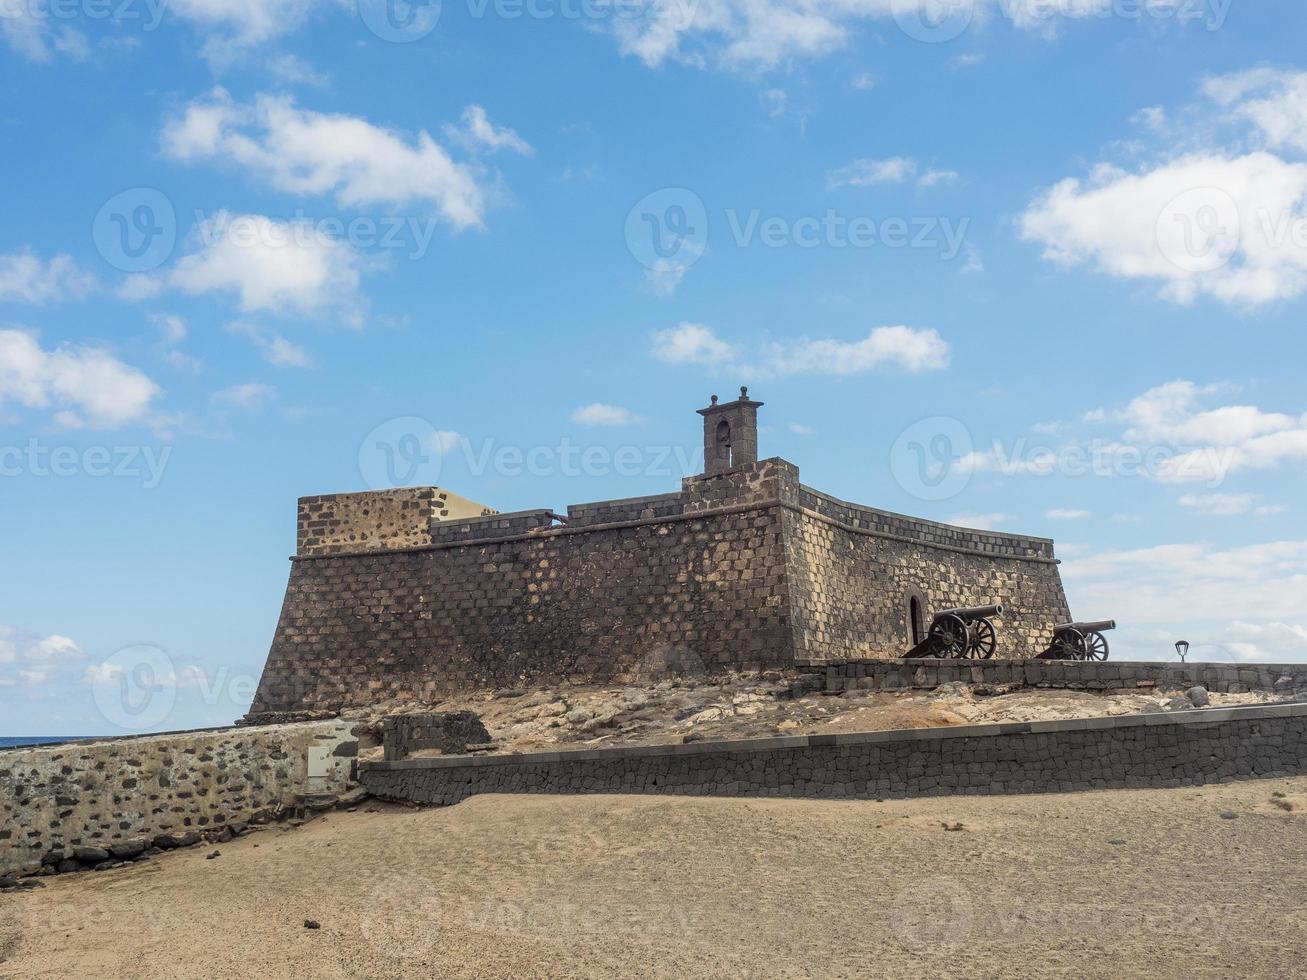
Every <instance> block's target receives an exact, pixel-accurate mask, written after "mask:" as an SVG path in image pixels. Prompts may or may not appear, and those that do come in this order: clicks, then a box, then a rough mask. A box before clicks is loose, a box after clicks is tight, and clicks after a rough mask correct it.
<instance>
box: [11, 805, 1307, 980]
mask: <svg viewBox="0 0 1307 980" xmlns="http://www.w3.org/2000/svg"><path fill="white" fill-rule="evenodd" d="M1277 792H1278V793H1282V794H1285V795H1284V796H1283V797H1279V798H1276V797H1274V796H1273V794H1274V793H1277ZM1286 804H1287V805H1289V806H1292V807H1294V809H1293V810H1291V811H1286V810H1285V809H1283V808H1282V807H1283V806H1284V805H1286ZM1222 813H1232V814H1234V819H1224V818H1223V817H1222ZM945 823H947V824H949V825H950V826H954V825H956V824H957V823H961V825H962V827H961V829H958V830H946V829H945V828H944V827H943V826H942V825H943V824H945ZM210 850H212V848H206V849H193V850H188V851H184V852H174V853H171V854H167V855H164V856H163V857H161V858H160V859H158V860H156V861H153V862H151V863H148V864H144V865H139V866H137V867H133V868H130V869H124V870H121V871H113V872H103V873H95V874H86V875H77V876H65V877H61V878H56V879H50V880H49V881H48V887H47V888H45V889H44V890H41V891H38V892H35V893H29V894H24V895H4V896H0V977H5V978H10V977H12V978H19V977H23V978H32V977H82V976H86V977H105V978H109V977H178V978H180V977H243V976H259V977H267V978H283V977H284V978H292V977H293V978H296V980H304V978H317V977H328V978H337V977H340V978H346V977H421V976H466V977H503V976H510V975H515V976H526V975H530V976H554V977H568V976H659V977H680V976H711V975H722V974H732V975H743V976H755V977H770V976H786V977H802V976H822V977H825V976H889V977H908V976H914V977H915V976H922V975H932V976H939V977H967V978H974V977H991V976H992V977H997V976H1014V975H1038V976H1066V977H1085V976H1101V977H1109V976H1112V977H1115V976H1128V975H1143V974H1148V975H1150V976H1154V977H1180V976H1185V977H1195V976H1197V977H1208V976H1210V977H1230V976H1240V977H1273V976H1274V977H1284V976H1292V975H1297V974H1300V973H1301V970H1302V957H1303V951H1304V950H1307V860H1304V859H1305V858H1307V779H1295V780H1267V781H1256V782H1245V783H1237V784H1231V785H1227V786H1223V787H1216V788H1202V789H1183V790H1164V791H1152V790H1147V791H1113V792H1102V793H1092V794H1076V795H1058V796H1030V797H996V798H975V797H972V798H961V797H957V798H948V799H934V800H913V801H898V802H886V803H862V802H850V803H833V802H807V801H762V800H718V799H684V798H682V799H677V798H652V797H616V796H593V797H569V798H564V797H516V796H498V797H491V796H483V797H477V798H474V799H472V800H469V801H467V802H466V803H463V804H461V805H459V806H457V807H452V808H449V809H440V810H424V811H411V810H404V809H399V808H391V807H382V808H380V809H379V810H378V812H374V813H365V812H357V813H353V814H332V815H331V816H330V817H328V818H327V819H325V820H319V821H315V822H313V823H311V824H308V825H306V826H304V827H302V828H299V829H294V830H281V829H272V830H267V831H264V832H261V833H257V834H254V835H251V836H249V837H246V838H243V839H240V840H237V841H233V842H232V843H230V844H225V845H222V847H221V848H220V850H221V852H222V855H221V857H219V858H217V859H215V860H206V859H205V854H206V853H208V852H209V851H210ZM305 919H315V920H317V921H319V922H320V923H321V929H319V930H309V929H305V928H304V920H305Z"/></svg>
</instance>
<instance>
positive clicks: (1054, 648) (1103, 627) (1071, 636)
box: [1036, 619, 1116, 660]
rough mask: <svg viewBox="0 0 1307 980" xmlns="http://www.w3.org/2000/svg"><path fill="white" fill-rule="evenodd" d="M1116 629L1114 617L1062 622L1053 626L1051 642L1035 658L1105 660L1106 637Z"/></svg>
mask: <svg viewBox="0 0 1307 980" xmlns="http://www.w3.org/2000/svg"><path fill="white" fill-rule="evenodd" d="M1114 629H1116V620H1115V619H1102V620H1099V621H1098V622H1096V623H1062V624H1061V625H1060V626H1054V627H1053V642H1052V643H1050V644H1049V646H1048V649H1047V650H1045V651H1044V652H1043V653H1041V654H1040V655H1039V656H1038V657H1037V658H1036V659H1037V660H1106V659H1107V637H1105V636H1104V635H1103V634H1104V633H1106V632H1107V631H1108V630H1114Z"/></svg>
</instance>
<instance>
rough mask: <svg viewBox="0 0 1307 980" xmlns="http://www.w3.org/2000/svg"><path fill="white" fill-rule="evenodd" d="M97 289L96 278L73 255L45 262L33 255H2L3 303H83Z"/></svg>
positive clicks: (0, 283) (0, 292)
mask: <svg viewBox="0 0 1307 980" xmlns="http://www.w3.org/2000/svg"><path fill="white" fill-rule="evenodd" d="M94 288H95V277H94V276H92V275H91V274H90V273H87V272H83V271H82V270H81V269H79V268H78V267H77V263H76V262H74V261H73V259H72V256H70V255H56V256H55V257H54V258H52V259H50V261H48V262H43V261H42V260H41V259H40V258H39V257H38V256H37V255H35V254H33V253H32V252H30V251H24V252H9V253H7V254H4V255H0V301H7V302H21V303H33V304H43V303H51V302H56V303H57V302H59V301H61V300H66V299H81V298H82V297H83V296H85V295H87V293H89V292H91V290H92V289H94Z"/></svg>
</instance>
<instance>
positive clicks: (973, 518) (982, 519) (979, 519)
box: [945, 514, 1010, 531]
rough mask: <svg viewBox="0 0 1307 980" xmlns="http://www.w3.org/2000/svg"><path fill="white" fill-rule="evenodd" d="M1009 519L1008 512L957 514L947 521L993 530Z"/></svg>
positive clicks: (977, 528)
mask: <svg viewBox="0 0 1307 980" xmlns="http://www.w3.org/2000/svg"><path fill="white" fill-rule="evenodd" d="M1009 519H1010V518H1009V517H1008V516H1007V514H956V515H954V516H953V517H950V518H949V519H948V520H947V521H946V522H945V523H948V524H954V525H957V526H958V527H970V528H975V529H976V530H978V531H992V530H994V529H995V528H996V527H999V526H1000V525H1003V524H1006V523H1007V522H1008V520H1009Z"/></svg>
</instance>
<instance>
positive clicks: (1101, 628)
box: [1053, 619, 1116, 635]
mask: <svg viewBox="0 0 1307 980" xmlns="http://www.w3.org/2000/svg"><path fill="white" fill-rule="evenodd" d="M1070 629H1074V630H1079V631H1080V632H1081V633H1105V632H1107V631H1108V630H1114V629H1116V620H1115V619H1101V620H1099V621H1098V622H1096V623H1062V624H1061V625H1060V626H1054V627H1053V633H1054V635H1056V634H1058V633H1060V632H1062V631H1063V630H1070Z"/></svg>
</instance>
